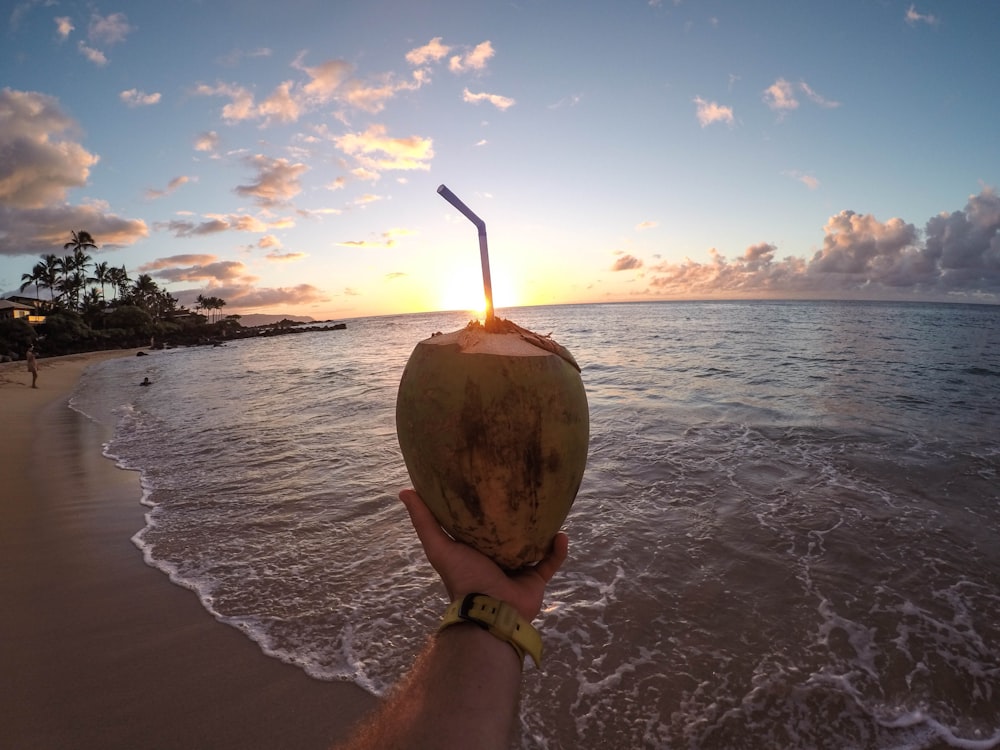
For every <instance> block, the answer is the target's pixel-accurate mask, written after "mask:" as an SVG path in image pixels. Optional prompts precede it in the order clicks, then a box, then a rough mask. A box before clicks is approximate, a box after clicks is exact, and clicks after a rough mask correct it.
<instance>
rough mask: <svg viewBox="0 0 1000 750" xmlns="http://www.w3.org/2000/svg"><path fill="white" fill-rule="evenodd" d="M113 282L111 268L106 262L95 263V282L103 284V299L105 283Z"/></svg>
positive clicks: (102, 297) (102, 296) (103, 297)
mask: <svg viewBox="0 0 1000 750" xmlns="http://www.w3.org/2000/svg"><path fill="white" fill-rule="evenodd" d="M110 282H111V268H109V267H108V264H107V263H105V262H101V263H95V264H94V283H95V284H100V285H101V299H105V294H104V285H105V284H108V283H110Z"/></svg>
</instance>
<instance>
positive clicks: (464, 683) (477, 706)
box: [345, 623, 521, 750]
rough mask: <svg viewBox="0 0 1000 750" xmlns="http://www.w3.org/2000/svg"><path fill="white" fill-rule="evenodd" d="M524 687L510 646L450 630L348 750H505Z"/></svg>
mask: <svg viewBox="0 0 1000 750" xmlns="http://www.w3.org/2000/svg"><path fill="white" fill-rule="evenodd" d="M520 684H521V664H520V663H519V662H518V658H517V654H516V653H515V651H514V649H513V648H511V646H510V645H509V644H507V643H504V642H503V641H501V640H499V639H498V638H496V637H494V636H492V635H490V633H488V632H487V631H485V630H483V629H481V628H479V627H477V626H476V625H473V624H465V623H463V624H460V625H454V626H452V627H449V628H446V629H445V630H443V631H441V632H440V633H438V634H437V635H436V636H434V637H432V638H431V639H430V642H429V643H428V645H427V648H426V649H425V651H424V652H423V654H422V655H421V656H420V657H419V659H418V660H417V662H416V664H414V667H413V670H412V671H411V672H410V674H409V676H408V677H407V678H406V680H405V681H404V682H403V683H401V684H400V685H398V686H397V687H396V688H395V689H394V690H393V692H392V693H391V694H390V695H389V697H388V699H387V700H386V702H385V703H384V704H383V705H382V706H381V708H380V709H379V710H378V711H377V712H376V715H375V716H374V717H373V718H372V719H370V720H369V721H368V722H367V725H366V726H364V727H363V728H362V729H361V731H360V732H359V733H358V734H357V735H356V736H355V738H354V739H353V741H352V742H350V743H348V745H346V746H345V750H374V749H375V748H379V749H380V750H381V749H382V748H394V749H400V750H401V749H403V748H405V749H406V750H421V749H422V748H466V747H475V748H479V749H481V750H506V748H509V746H510V741H511V730H512V727H513V726H514V720H515V718H516V715H517V704H518V696H519V692H520Z"/></svg>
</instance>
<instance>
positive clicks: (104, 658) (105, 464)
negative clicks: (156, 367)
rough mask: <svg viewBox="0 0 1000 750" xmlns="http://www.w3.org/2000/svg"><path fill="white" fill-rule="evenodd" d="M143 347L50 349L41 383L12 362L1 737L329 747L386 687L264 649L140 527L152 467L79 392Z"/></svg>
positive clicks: (106, 745)
mask: <svg viewBox="0 0 1000 750" xmlns="http://www.w3.org/2000/svg"><path fill="white" fill-rule="evenodd" d="M135 353H136V352H135V351H134V350H133V351H116V352H100V353H92V354H81V355H70V356H66V357H54V358H48V359H40V360H39V365H40V370H39V378H38V388H37V389H32V388H30V383H31V376H30V374H29V373H28V372H27V371H26V368H25V364H24V363H23V362H16V363H9V364H3V365H0V414H2V415H3V424H4V425H5V427H6V428H7V429H6V436H5V437H6V439H5V441H4V448H3V451H2V452H0V467H2V469H0V477H2V480H0V482H2V491H0V496H2V501H0V514H2V516H0V518H2V521H0V550H2V553H0V554H2V565H0V596H2V599H3V602H4V605H3V607H2V613H0V664H2V665H3V669H2V677H0V747H5V748H17V749H18V750H29V749H31V748H46V749H48V748H81V749H85V748H102V749H104V750H113V749H114V748H122V749H123V750H124V749H125V748H136V747H145V748H164V749H165V750H166V749H168V748H177V749H180V748H184V749H186V750H189V749H191V748H211V749H212V750H224V749H225V748H275V747H289V748H291V747H294V748H317V750H318V749H319V748H326V747H329V746H330V744H331V743H333V742H335V741H337V740H339V739H342V738H344V737H345V736H346V734H347V733H348V731H349V730H350V727H351V726H352V725H353V723H354V722H355V721H356V720H357V719H359V718H360V717H361V716H363V715H364V714H365V713H366V712H367V711H368V710H369V709H371V708H372V707H373V706H374V704H375V698H373V697H372V696H371V695H370V694H368V693H367V692H365V691H364V690H362V689H361V688H359V687H358V686H356V685H353V684H351V683H348V682H337V681H333V682H324V681H320V680H316V679H313V678H311V677H309V676H308V675H307V674H306V673H305V672H304V671H302V670H301V669H299V668H298V667H295V666H291V665H289V664H285V663H282V662H280V661H278V660H277V659H273V658H269V657H267V656H265V655H264V654H263V653H262V652H261V650H260V648H259V647H258V646H257V645H256V644H255V643H253V642H252V641H251V640H250V639H249V638H247V637H246V636H245V635H243V634H242V633H241V632H239V631H238V630H236V629H235V628H232V627H229V626H227V625H224V624H222V623H220V622H218V621H217V620H215V619H214V618H213V617H212V616H211V615H210V614H209V613H208V612H207V611H206V610H205V609H204V608H203V607H202V606H201V604H200V603H199V601H198V599H197V597H196V595H195V594H194V593H193V592H192V591H190V590H187V589H185V588H183V587H181V586H177V585H175V584H173V583H171V582H170V580H169V579H168V577H167V576H166V575H164V574H163V573H162V572H160V571H159V570H156V569H154V568H152V567H150V566H148V565H146V564H145V562H144V560H143V556H142V553H141V551H140V550H139V549H138V548H137V547H136V546H135V544H133V542H132V541H131V538H132V536H133V535H134V534H135V533H136V532H138V531H139V530H140V529H142V527H143V526H144V525H145V521H144V517H143V512H144V507H143V506H142V505H141V504H140V497H141V492H142V491H141V487H140V483H139V474H138V473H137V472H132V471H125V470H122V469H119V468H117V467H116V466H115V464H114V463H113V462H112V461H111V460H109V459H107V458H105V457H104V456H103V455H102V452H101V446H102V444H103V443H104V442H106V441H107V440H108V439H109V438H110V434H109V432H108V430H107V428H105V427H103V426H102V425H99V424H97V423H95V422H93V421H91V420H90V419H88V418H87V417H85V416H83V415H82V414H80V413H78V412H76V411H74V410H72V409H71V408H69V406H68V398H69V395H70V393H71V392H72V389H73V387H74V386H75V384H76V383H77V381H78V379H79V377H80V375H81V373H82V372H83V371H84V369H85V368H86V367H87V366H89V365H91V364H93V363H95V362H98V361H100V360H103V359H107V358H110V357H124V356H135ZM155 356H156V355H155V354H153V355H152V356H151V357H150V359H152V358H153V357H155Z"/></svg>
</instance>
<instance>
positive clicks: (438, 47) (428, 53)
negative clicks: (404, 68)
mask: <svg viewBox="0 0 1000 750" xmlns="http://www.w3.org/2000/svg"><path fill="white" fill-rule="evenodd" d="M450 51H451V47H449V46H448V45H447V44H442V43H441V37H439V36H436V37H434V38H433V39H431V40H430V41H429V42H427V44H425V45H424V46H423V47H416V48H415V49H411V50H410V51H409V52H407V53H406V62H408V63H409V64H410V65H426V64H427V63H429V62H438V61H439V60H441V59H442V58H443V57H445V56H446V55H447V54H448V53H449V52H450Z"/></svg>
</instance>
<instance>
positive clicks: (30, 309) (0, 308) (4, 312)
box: [0, 299, 45, 325]
mask: <svg viewBox="0 0 1000 750" xmlns="http://www.w3.org/2000/svg"><path fill="white" fill-rule="evenodd" d="M37 312H38V311H36V310H35V307H34V305H23V304H21V303H20V302H13V301H11V300H9V299H0V320H24V321H25V322H27V323H31V324H32V325H38V324H39V323H44V322H45V316H44V315H38V314H36V313H37Z"/></svg>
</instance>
